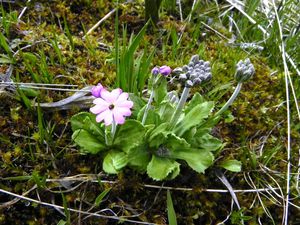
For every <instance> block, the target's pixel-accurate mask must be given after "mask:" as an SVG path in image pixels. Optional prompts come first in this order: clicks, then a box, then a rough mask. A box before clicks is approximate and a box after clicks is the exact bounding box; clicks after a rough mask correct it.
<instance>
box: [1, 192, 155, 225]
mask: <svg viewBox="0 0 300 225" xmlns="http://www.w3.org/2000/svg"><path fill="white" fill-rule="evenodd" d="M0 192H1V193H3V194H7V195H11V196H14V197H16V198H19V199H23V200H26V201H30V202H34V203H37V204H40V205H44V206H49V207H53V208H57V209H62V210H65V208H64V207H63V206H60V205H56V204H51V203H48V202H42V201H39V200H36V199H33V198H28V197H25V196H22V195H18V194H15V193H13V192H10V191H6V190H3V189H0ZM67 210H69V211H71V212H75V213H81V214H85V215H91V216H95V217H100V218H106V219H113V220H118V221H122V222H129V223H136V224H147V225H156V224H155V223H148V222H141V221H135V220H130V219H125V218H123V217H117V216H107V215H101V214H98V213H88V212H85V211H82V210H77V209H73V208H67Z"/></svg>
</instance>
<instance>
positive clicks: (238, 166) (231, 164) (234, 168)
mask: <svg viewBox="0 0 300 225" xmlns="http://www.w3.org/2000/svg"><path fill="white" fill-rule="evenodd" d="M220 167H223V168H224V169H226V170H229V171H231V172H241V170H242V163H241V162H240V161H238V160H235V159H231V160H226V161H223V162H222V163H221V164H220Z"/></svg>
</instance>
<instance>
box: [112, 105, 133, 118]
mask: <svg viewBox="0 0 300 225" xmlns="http://www.w3.org/2000/svg"><path fill="white" fill-rule="evenodd" d="M113 113H114V114H121V115H122V116H130V115H131V110H130V109H129V108H127V107H115V108H114V109H113Z"/></svg>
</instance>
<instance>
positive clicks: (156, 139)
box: [148, 123, 171, 147]
mask: <svg viewBox="0 0 300 225" xmlns="http://www.w3.org/2000/svg"><path fill="white" fill-rule="evenodd" d="M168 127H169V123H162V124H160V125H159V126H158V127H156V128H155V129H154V130H153V131H152V132H151V134H150V136H149V138H148V141H149V146H150V147H159V146H160V145H161V144H162V143H164V142H165V140H166V139H167V136H168V134H170V133H171V131H169V130H168Z"/></svg>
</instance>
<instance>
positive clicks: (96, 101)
mask: <svg viewBox="0 0 300 225" xmlns="http://www.w3.org/2000/svg"><path fill="white" fill-rule="evenodd" d="M93 103H94V104H96V105H97V104H101V105H107V106H109V105H110V104H109V103H108V102H106V101H105V100H103V99H102V98H95V99H94V101H93Z"/></svg>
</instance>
